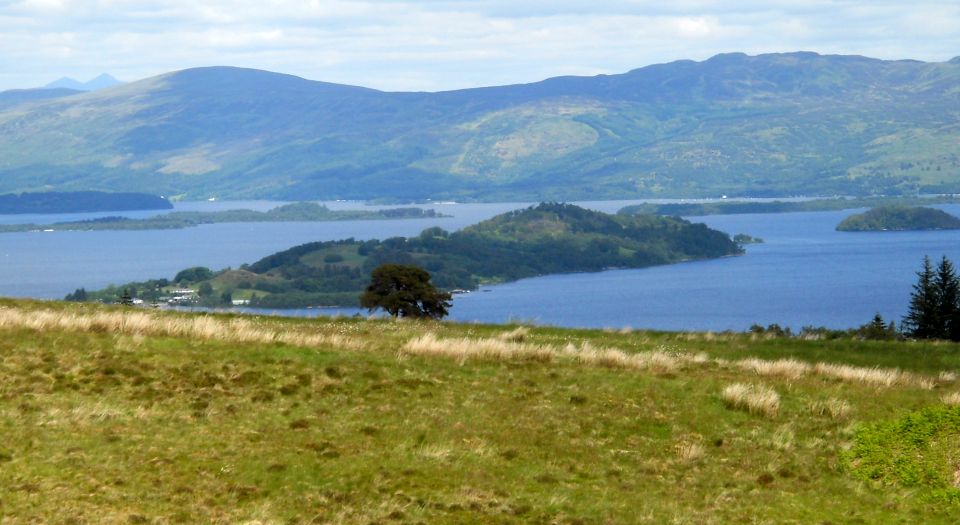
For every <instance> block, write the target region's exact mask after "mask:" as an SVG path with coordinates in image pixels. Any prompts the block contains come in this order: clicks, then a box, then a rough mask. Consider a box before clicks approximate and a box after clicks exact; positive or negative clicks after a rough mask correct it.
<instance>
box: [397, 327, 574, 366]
mask: <svg viewBox="0 0 960 525" xmlns="http://www.w3.org/2000/svg"><path fill="white" fill-rule="evenodd" d="M400 352H401V353H403V354H410V355H422V356H433V357H446V358H449V359H454V360H456V361H457V362H459V363H464V362H466V361H468V360H472V359H481V360H493V361H508V360H524V361H539V362H549V361H552V360H553V359H554V358H555V357H556V352H555V351H554V350H553V349H552V348H550V347H545V346H539V345H533V344H529V343H517V342H512V341H505V340H503V339H500V338H487V339H469V338H465V337H464V338H455V339H439V338H437V336H436V335H434V334H433V333H427V334H424V335H422V336H420V337H416V338H414V339H411V340H409V341H407V343H406V344H405V345H403V346H402V347H401V348H400Z"/></svg>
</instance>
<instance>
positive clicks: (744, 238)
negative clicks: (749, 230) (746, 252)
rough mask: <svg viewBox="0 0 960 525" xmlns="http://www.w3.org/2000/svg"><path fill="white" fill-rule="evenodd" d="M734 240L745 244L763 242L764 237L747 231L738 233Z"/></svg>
mask: <svg viewBox="0 0 960 525" xmlns="http://www.w3.org/2000/svg"><path fill="white" fill-rule="evenodd" d="M733 242H735V243H737V244H739V245H741V246H743V245H744V244H763V239H762V238H760V237H754V236H752V235H747V234H746V233H738V234H736V235H734V236H733Z"/></svg>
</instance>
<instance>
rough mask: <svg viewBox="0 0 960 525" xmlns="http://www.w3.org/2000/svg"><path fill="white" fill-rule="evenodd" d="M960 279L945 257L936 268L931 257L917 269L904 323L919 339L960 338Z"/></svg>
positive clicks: (958, 339) (906, 328)
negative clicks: (915, 280) (959, 280)
mask: <svg viewBox="0 0 960 525" xmlns="http://www.w3.org/2000/svg"><path fill="white" fill-rule="evenodd" d="M958 290H960V282H958V278H957V274H956V271H955V270H954V267H953V263H951V262H950V260H949V259H947V258H946V257H943V258H942V259H941V260H940V264H939V265H938V266H937V267H936V268H934V267H933V263H931V262H930V258H929V257H924V258H923V268H922V269H921V270H920V271H919V272H917V283H916V284H914V285H913V292H912V293H911V294H910V307H909V310H908V311H907V315H906V316H904V318H903V322H902V323H901V326H902V328H903V331H904V333H905V334H906V335H908V336H910V337H915V338H917V339H950V340H953V341H960V293H958Z"/></svg>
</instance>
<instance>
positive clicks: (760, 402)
mask: <svg viewBox="0 0 960 525" xmlns="http://www.w3.org/2000/svg"><path fill="white" fill-rule="evenodd" d="M720 397H721V398H722V399H723V401H724V402H725V403H726V404H727V406H729V407H731V408H736V409H739V410H744V411H746V412H749V413H751V414H756V415H760V416H764V417H768V418H774V417H776V416H777V414H778V413H779V412H780V394H777V392H776V390H773V389H772V388H769V387H767V386H764V385H748V384H745V383H734V384H732V385H729V386H727V387H726V388H724V389H723V393H722V394H721V396H720Z"/></svg>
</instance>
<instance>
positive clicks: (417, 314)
mask: <svg viewBox="0 0 960 525" xmlns="http://www.w3.org/2000/svg"><path fill="white" fill-rule="evenodd" d="M450 298H451V296H450V294H449V293H447V292H442V291H440V290H437V289H436V288H434V286H433V285H432V284H430V274H429V273H428V272H427V271H426V270H424V269H423V268H419V267H417V266H408V265H402V264H383V265H380V266H378V267H377V268H375V269H374V270H373V272H372V274H371V278H370V284H369V285H368V286H367V289H366V290H365V291H364V292H363V294H361V295H360V305H361V306H363V307H364V308H369V309H370V311H371V312H372V311H374V310H376V309H378V308H382V309H384V310H385V311H386V312H387V313H389V314H390V315H392V316H394V317H398V316H399V317H413V318H418V319H420V318H429V319H441V318H443V317H444V316H446V315H447V309H448V308H450Z"/></svg>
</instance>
